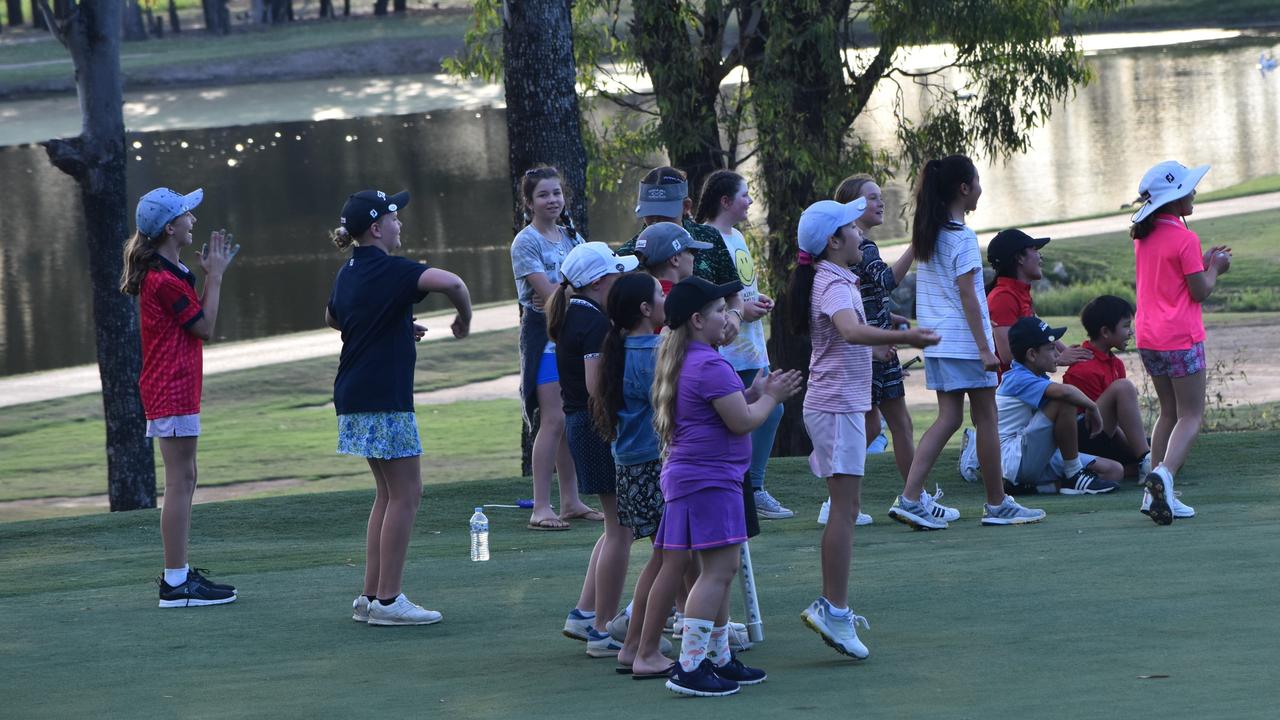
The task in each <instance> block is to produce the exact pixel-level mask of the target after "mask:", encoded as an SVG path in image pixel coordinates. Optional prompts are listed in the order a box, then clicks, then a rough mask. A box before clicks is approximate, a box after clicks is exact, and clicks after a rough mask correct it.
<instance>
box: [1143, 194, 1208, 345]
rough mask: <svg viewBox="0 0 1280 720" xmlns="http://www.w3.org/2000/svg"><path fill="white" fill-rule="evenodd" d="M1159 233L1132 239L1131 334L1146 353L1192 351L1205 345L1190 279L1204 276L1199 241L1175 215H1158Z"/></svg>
mask: <svg viewBox="0 0 1280 720" xmlns="http://www.w3.org/2000/svg"><path fill="white" fill-rule="evenodd" d="M1155 225H1156V227H1155V230H1153V231H1151V234H1150V235H1148V236H1146V237H1145V238H1142V239H1141V240H1134V241H1133V259H1134V266H1135V270H1136V272H1137V276H1138V312H1137V315H1136V317H1134V322H1133V331H1134V336H1135V338H1136V345H1137V346H1138V347H1139V348H1141V349H1143V350H1163V351H1169V350H1188V349H1190V348H1191V346H1192V345H1195V344H1196V343H1198V342H1203V341H1204V320H1203V319H1202V318H1201V316H1200V303H1198V302H1196V301H1195V299H1194V298H1192V297H1191V290H1190V288H1188V287H1187V277H1186V276H1187V275H1192V274H1195V273H1198V272H1204V256H1203V255H1202V251H1201V249H1200V238H1199V236H1197V235H1196V234H1195V233H1193V232H1191V230H1189V229H1188V228H1187V227H1186V225H1184V224H1183V223H1182V220H1181V219H1180V218H1178V217H1177V216H1176V215H1168V214H1163V213H1161V214H1159V215H1156V216H1155Z"/></svg>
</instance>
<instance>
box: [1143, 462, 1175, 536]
mask: <svg viewBox="0 0 1280 720" xmlns="http://www.w3.org/2000/svg"><path fill="white" fill-rule="evenodd" d="M1146 486H1147V492H1146V493H1145V494H1144V495H1143V504H1144V505H1146V506H1147V509H1146V510H1145V511H1144V512H1145V514H1146V516H1147V517H1149V518H1151V520H1152V522H1154V523H1155V524H1157V525H1172V524H1173V508H1171V507H1170V503H1169V501H1170V500H1173V499H1174V498H1175V497H1176V496H1175V495H1174V492H1173V478H1171V477H1167V473H1161V472H1156V471H1155V470H1152V471H1151V472H1150V473H1148V474H1147V479H1146ZM1147 496H1150V498H1149V499H1148V497H1147Z"/></svg>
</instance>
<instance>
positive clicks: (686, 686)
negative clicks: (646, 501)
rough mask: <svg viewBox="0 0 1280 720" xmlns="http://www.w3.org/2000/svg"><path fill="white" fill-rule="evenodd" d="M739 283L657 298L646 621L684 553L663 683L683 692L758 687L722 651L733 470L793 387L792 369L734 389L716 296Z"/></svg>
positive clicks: (731, 570) (735, 551)
mask: <svg viewBox="0 0 1280 720" xmlns="http://www.w3.org/2000/svg"><path fill="white" fill-rule="evenodd" d="M741 290H742V285H741V283H738V282H733V283H729V284H725V285H713V284H712V283H710V282H708V281H706V280H703V279H702V278H699V277H692V278H689V279H687V280H683V281H681V282H680V283H678V284H677V285H676V286H675V287H674V288H672V289H671V293H670V294H668V295H667V299H666V307H665V312H666V317H667V327H668V328H670V330H668V332H667V333H666V334H665V335H664V336H663V339H662V343H661V345H660V346H659V348H658V364H657V369H656V370H655V372H654V381H653V409H654V427H655V428H656V429H657V431H658V437H659V438H660V439H661V440H662V442H663V444H664V445H665V452H666V462H665V463H664V465H663V468H662V480H661V482H662V497H663V499H664V500H665V502H666V505H665V507H664V509H663V512H662V523H661V524H660V525H659V527H658V535H657V538H656V539H655V540H654V543H653V544H654V547H655V548H658V549H660V550H662V553H663V560H662V568H661V570H660V571H659V573H658V579H657V581H656V582H655V583H654V586H653V588H652V589H651V590H650V592H649V603H648V607H647V608H646V617H652V618H659V617H662V616H663V615H664V614H665V613H666V612H667V610H668V609H669V608H670V607H671V601H672V598H674V597H675V591H676V588H677V587H678V585H679V584H680V583H681V582H682V581H683V578H684V572H685V567H686V566H687V564H688V563H689V562H690V561H691V557H690V554H691V553H694V552H696V553H697V561H698V562H699V563H700V564H701V566H702V570H701V572H700V574H699V575H698V580H697V582H696V583H694V585H693V588H692V589H691V590H690V592H689V598H688V600H687V601H686V602H685V618H684V630H683V635H682V642H681V647H680V660H679V662H678V664H677V665H676V666H674V667H673V668H672V669H671V677H670V679H668V680H667V683H666V684H667V687H668V688H669V689H671V690H672V691H674V692H677V693H680V694H684V695H699V696H713V697H714V696H721V695H731V694H733V693H736V692H738V687H739V685H752V684H755V683H759V682H763V681H764V679H765V673H764V671H762V670H757V669H754V668H749V667H747V666H745V665H743V664H742V663H741V662H740V661H738V660H737V659H736V658H734V657H732V654H731V652H730V650H729V627H728V622H729V583H730V582H731V581H732V580H733V577H734V575H735V574H737V571H738V564H739V557H740V555H739V553H740V548H739V546H740V545H741V544H742V543H743V542H744V541H746V539H747V527H746V516H745V515H744V513H743V512H742V507H743V506H742V502H743V501H742V492H743V489H742V488H743V484H742V478H743V474H744V473H745V472H746V471H747V467H748V465H749V463H750V460H751V439H750V438H749V437H748V435H749V434H750V433H751V431H753V430H755V429H756V428H758V427H759V426H760V425H761V424H762V423H764V422H765V420H766V419H767V418H768V416H769V413H771V412H772V411H773V408H774V407H775V406H776V405H778V404H779V403H781V402H783V401H784V400H786V399H787V398H789V397H791V396H792V395H794V394H795V393H796V392H798V391H799V389H800V382H801V379H800V378H801V376H800V373H799V372H797V371H794V370H793V371H789V372H782V371H777V372H774V373H770V374H768V375H766V374H765V373H763V372H762V373H760V374H759V375H758V376H757V377H756V378H755V381H754V382H753V383H752V385H751V387H750V388H748V389H746V390H744V389H743V386H742V379H741V378H739V377H738V374H737V373H736V372H734V371H733V366H732V365H730V364H729V362H728V361H727V360H725V359H724V358H723V357H721V356H720V354H719V353H718V352H717V351H716V346H717V345H719V344H720V343H721V342H723V340H724V337H725V326H726V324H727V323H728V320H727V318H726V309H725V308H726V302H725V299H726V298H728V297H730V296H735V295H737V293H739V292H740V291H741Z"/></svg>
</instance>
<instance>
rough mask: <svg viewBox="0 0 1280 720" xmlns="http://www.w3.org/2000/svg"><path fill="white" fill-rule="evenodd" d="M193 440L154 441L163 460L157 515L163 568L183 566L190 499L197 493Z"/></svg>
mask: <svg viewBox="0 0 1280 720" xmlns="http://www.w3.org/2000/svg"><path fill="white" fill-rule="evenodd" d="M198 440H199V438H194V437H166V438H156V441H157V442H158V443H159V444H160V457H161V459H163V460H164V507H163V509H162V510H161V512H160V539H161V540H162V541H163V542H164V566H165V567H166V568H169V569H171V570H176V569H178V568H182V567H186V565H187V544H188V542H189V540H190V537H191V499H192V498H193V497H195V492H196V442H197V441H198Z"/></svg>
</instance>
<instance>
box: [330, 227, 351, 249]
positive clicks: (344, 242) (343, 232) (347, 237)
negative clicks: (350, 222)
mask: <svg viewBox="0 0 1280 720" xmlns="http://www.w3.org/2000/svg"><path fill="white" fill-rule="evenodd" d="M329 240H330V242H332V243H333V244H334V247H336V248H338V249H339V250H346V249H347V248H349V247H351V246H352V245H355V244H356V239H355V238H354V237H352V236H351V233H349V232H347V229H346V228H344V227H336V228H334V229H332V230H330V231H329Z"/></svg>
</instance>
